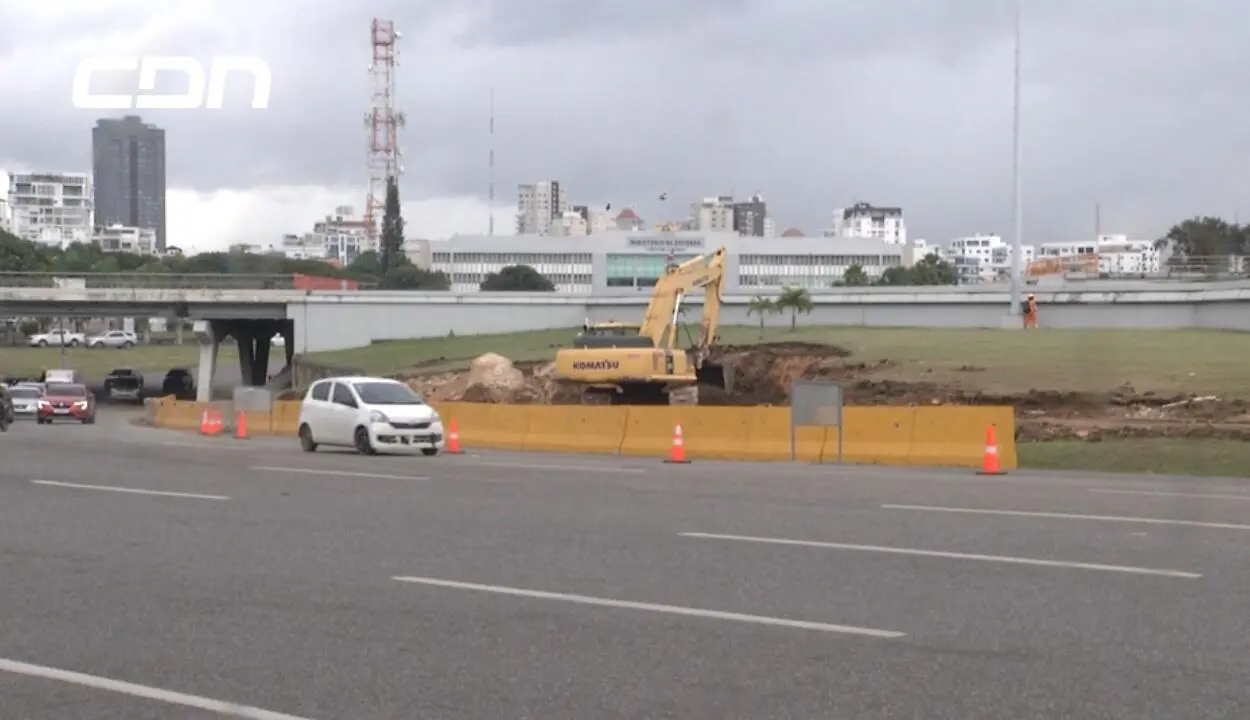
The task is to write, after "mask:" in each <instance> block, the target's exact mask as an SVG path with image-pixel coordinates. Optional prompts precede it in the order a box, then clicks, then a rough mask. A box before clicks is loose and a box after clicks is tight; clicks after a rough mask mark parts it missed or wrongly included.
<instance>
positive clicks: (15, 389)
mask: <svg viewBox="0 0 1250 720" xmlns="http://www.w3.org/2000/svg"><path fill="white" fill-rule="evenodd" d="M42 397H43V386H42V385H36V384H34V383H20V384H17V385H11V386H9V399H10V400H11V401H12V404H13V412H14V414H15V415H16V416H17V417H19V418H22V417H26V418H33V417H34V416H35V413H36V411H38V410H39V399H40V398H42Z"/></svg>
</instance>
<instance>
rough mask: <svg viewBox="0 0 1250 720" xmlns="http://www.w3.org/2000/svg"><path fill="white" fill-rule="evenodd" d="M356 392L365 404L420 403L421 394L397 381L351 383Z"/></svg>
mask: <svg viewBox="0 0 1250 720" xmlns="http://www.w3.org/2000/svg"><path fill="white" fill-rule="evenodd" d="M352 387H354V388H356V394H357V395H359V396H360V399H361V400H363V401H364V402H365V404H366V405H422V404H424V401H423V400H422V399H421V396H420V395H418V394H416V393H415V392H413V391H412V388H410V387H408V386H407V385H404V384H403V383H397V382H359V383H353V385H352Z"/></svg>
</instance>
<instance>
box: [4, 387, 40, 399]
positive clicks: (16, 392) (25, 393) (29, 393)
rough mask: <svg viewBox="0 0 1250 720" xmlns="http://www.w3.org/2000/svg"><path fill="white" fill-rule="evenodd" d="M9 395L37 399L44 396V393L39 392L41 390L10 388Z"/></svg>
mask: <svg viewBox="0 0 1250 720" xmlns="http://www.w3.org/2000/svg"><path fill="white" fill-rule="evenodd" d="M9 394H10V395H12V396H13V397H15V398H37V397H39V396H40V395H43V393H41V392H39V388H33V387H15V388H9Z"/></svg>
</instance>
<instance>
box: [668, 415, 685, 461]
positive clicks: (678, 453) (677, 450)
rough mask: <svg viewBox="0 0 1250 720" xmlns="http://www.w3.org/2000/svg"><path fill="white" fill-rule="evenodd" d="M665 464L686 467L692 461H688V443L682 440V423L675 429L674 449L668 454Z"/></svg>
mask: <svg viewBox="0 0 1250 720" xmlns="http://www.w3.org/2000/svg"><path fill="white" fill-rule="evenodd" d="M664 462H666V463H670V464H678V465H685V464H688V463H689V462H690V461H689V460H687V459H686V441H685V440H684V439H682V435H681V423H677V425H676V427H674V428H673V447H672V449H671V450H669V452H668V459H667V460H665V461H664Z"/></svg>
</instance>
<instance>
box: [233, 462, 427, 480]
mask: <svg viewBox="0 0 1250 720" xmlns="http://www.w3.org/2000/svg"><path fill="white" fill-rule="evenodd" d="M252 469H253V470H260V471H262V472H276V473H294V474H297V475H330V476H333V477H357V478H375V479H378V480H422V481H424V480H429V478H428V477H419V476H416V475H384V474H382V473H369V472H351V471H348V470H318V469H315V468H301V467H273V466H267V465H259V466H256V467H253V468H252Z"/></svg>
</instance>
